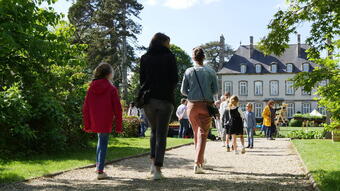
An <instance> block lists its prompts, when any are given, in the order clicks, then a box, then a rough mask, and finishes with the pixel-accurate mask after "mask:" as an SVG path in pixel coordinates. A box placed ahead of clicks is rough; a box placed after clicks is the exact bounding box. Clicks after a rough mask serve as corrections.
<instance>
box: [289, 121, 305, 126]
mask: <svg viewBox="0 0 340 191" xmlns="http://www.w3.org/2000/svg"><path fill="white" fill-rule="evenodd" d="M289 126H290V127H302V121H301V120H297V119H291V120H290V121H289Z"/></svg>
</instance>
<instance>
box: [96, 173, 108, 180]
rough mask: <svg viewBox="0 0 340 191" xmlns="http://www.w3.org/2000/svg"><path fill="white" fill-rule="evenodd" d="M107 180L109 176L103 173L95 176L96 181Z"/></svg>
mask: <svg viewBox="0 0 340 191" xmlns="http://www.w3.org/2000/svg"><path fill="white" fill-rule="evenodd" d="M107 178H109V176H108V175H107V174H106V173H105V172H102V173H98V174H97V180H104V179H107Z"/></svg>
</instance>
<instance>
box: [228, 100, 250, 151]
mask: <svg viewBox="0 0 340 191" xmlns="http://www.w3.org/2000/svg"><path fill="white" fill-rule="evenodd" d="M238 104H239V99H238V97H237V96H232V97H231V98H230V101H229V105H228V107H227V109H226V110H225V111H224V114H223V124H224V126H225V128H226V130H227V134H228V135H231V136H232V144H233V149H234V151H235V154H238V150H237V143H236V138H237V137H240V141H241V145H242V150H241V153H242V154H244V153H245V152H246V150H245V147H244V137H243V133H244V132H243V120H244V114H243V112H242V110H241V109H240V108H239V107H238ZM227 139H228V137H227ZM227 151H228V152H229V151H230V147H229V144H228V143H227Z"/></svg>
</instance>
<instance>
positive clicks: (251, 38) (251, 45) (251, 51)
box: [249, 36, 254, 58]
mask: <svg viewBox="0 0 340 191" xmlns="http://www.w3.org/2000/svg"><path fill="white" fill-rule="evenodd" d="M249 40H250V45H249V54H250V58H252V57H253V54H254V37H253V36H250V37H249Z"/></svg>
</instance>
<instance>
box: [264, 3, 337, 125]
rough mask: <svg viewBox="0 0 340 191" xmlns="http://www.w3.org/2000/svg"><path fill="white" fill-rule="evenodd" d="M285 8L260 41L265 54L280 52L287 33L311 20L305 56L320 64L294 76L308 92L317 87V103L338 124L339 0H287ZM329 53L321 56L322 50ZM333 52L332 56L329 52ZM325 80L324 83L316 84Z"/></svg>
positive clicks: (298, 85) (294, 31) (284, 45)
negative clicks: (325, 109)
mask: <svg viewBox="0 0 340 191" xmlns="http://www.w3.org/2000/svg"><path fill="white" fill-rule="evenodd" d="M287 3H288V4H289V7H288V8H287V10H279V11H278V12H277V13H276V14H275V15H274V18H273V20H272V21H271V22H270V23H269V25H268V29H269V33H268V35H267V36H266V37H264V39H263V40H262V41H261V42H260V48H261V49H262V50H263V51H264V52H265V53H266V54H270V53H274V54H278V55H279V54H282V53H283V52H284V50H285V49H286V48H287V47H288V42H289V40H290V39H289V35H290V34H292V33H296V32H297V31H296V30H297V27H298V26H299V25H300V24H302V23H310V24H311V29H310V36H309V37H308V38H307V40H306V42H307V44H308V45H309V46H310V48H309V49H308V50H307V52H308V58H309V59H310V60H311V61H313V62H315V63H316V64H318V65H319V67H317V68H315V69H314V70H313V71H312V72H301V73H299V74H297V75H295V77H294V79H293V80H294V82H295V85H296V86H297V87H303V89H304V90H306V91H311V89H312V88H315V87H317V94H318V95H319V99H320V101H319V104H321V105H323V106H325V107H326V108H327V110H328V111H329V112H330V113H331V114H332V119H333V122H332V125H333V126H340V99H339V96H340V70H339V61H340V60H339V52H335V51H336V50H337V51H338V50H339V48H340V40H339V35H340V27H339V25H340V22H339V20H340V15H339V14H340V6H339V3H340V2H339V0H328V1H319V0H287ZM325 51H327V52H328V56H322V54H321V53H322V52H325ZM332 54H333V55H332ZM322 81H326V82H327V85H326V86H319V83H320V82H322Z"/></svg>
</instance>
